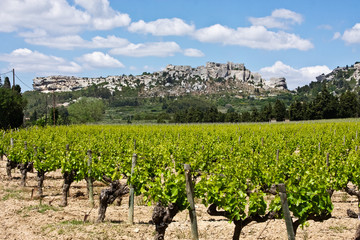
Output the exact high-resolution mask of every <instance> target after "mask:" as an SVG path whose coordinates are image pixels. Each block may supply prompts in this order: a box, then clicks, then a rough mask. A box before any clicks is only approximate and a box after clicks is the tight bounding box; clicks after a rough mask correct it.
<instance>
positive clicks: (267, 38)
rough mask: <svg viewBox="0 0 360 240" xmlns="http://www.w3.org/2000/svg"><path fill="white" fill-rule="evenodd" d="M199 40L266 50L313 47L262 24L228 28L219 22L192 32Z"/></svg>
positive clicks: (306, 41) (308, 43) (289, 34)
mask: <svg viewBox="0 0 360 240" xmlns="http://www.w3.org/2000/svg"><path fill="white" fill-rule="evenodd" d="M194 37H195V38H196V39H197V40H199V41H201V42H211V43H222V44H224V45H239V46H245V47H250V48H259V49H266V50H281V49H299V50H302V51H306V50H309V49H311V48H313V47H314V46H313V44H312V43H311V42H310V41H309V40H306V39H302V38H300V37H299V36H297V35H295V34H292V33H286V32H283V31H279V32H272V31H269V30H267V29H266V28H265V27H264V26H251V27H244V28H242V27H239V28H237V29H233V28H229V27H226V26H223V25H220V24H215V25H212V26H210V27H206V28H202V29H199V30H197V31H196V32H195V33H194Z"/></svg>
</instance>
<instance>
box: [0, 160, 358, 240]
mask: <svg viewBox="0 0 360 240" xmlns="http://www.w3.org/2000/svg"><path fill="white" fill-rule="evenodd" d="M5 165H6V161H0V209H1V210H0V239H29V240H31V239H122V240H125V239H126V240H127V239H138V240H140V239H141V240H145V239H146V240H147V239H154V232H155V226H154V225H153V224H152V223H151V221H150V220H151V214H152V210H153V207H152V206H150V207H149V206H147V205H145V204H144V203H143V201H142V198H141V197H137V198H136V199H135V216H134V222H135V223H134V224H133V225H130V224H128V223H127V219H128V196H125V197H124V198H123V201H122V203H121V205H120V206H117V205H116V204H113V205H110V206H109V207H108V209H107V211H106V217H105V221H104V222H103V223H96V222H95V220H96V218H97V211H98V202H99V200H98V198H99V193H100V191H101V189H103V188H106V187H107V186H105V185H104V184H102V183H98V182H95V185H94V187H95V189H94V192H95V201H96V203H95V205H96V206H95V208H94V209H92V208H91V205H90V202H89V201H88V198H87V196H86V194H87V190H86V182H85V181H81V182H75V183H73V184H72V185H71V188H70V198H69V199H68V203H69V204H68V206H67V207H60V206H59V205H60V203H61V191H62V184H63V180H62V177H61V173H60V172H59V171H57V172H52V173H48V174H46V175H45V181H44V195H45V197H44V198H43V199H42V202H41V204H40V199H39V198H37V197H36V196H37V189H36V186H37V181H36V174H35V173H29V174H28V178H27V185H26V187H20V173H19V171H18V170H13V171H12V175H13V179H11V180H9V179H8V178H7V176H6V170H5ZM32 193H33V197H31V195H32ZM333 203H334V210H333V213H332V217H331V219H329V220H327V221H325V222H322V223H321V222H314V221H309V222H308V226H307V227H305V228H304V229H300V228H299V230H298V233H297V237H296V238H297V239H326V240H328V239H353V237H354V235H355V231H356V227H357V225H358V224H360V221H359V220H358V219H351V218H349V217H347V215H346V210H347V209H348V208H350V209H352V210H354V211H357V200H356V198H354V197H350V196H349V195H347V194H346V193H345V192H336V193H334V195H333ZM196 210H197V212H196V214H197V219H198V228H199V237H200V239H202V240H205V239H211V240H212V239H231V238H232V234H233V230H234V226H235V225H234V224H233V223H229V222H228V221H227V220H226V219H225V218H223V217H212V216H210V215H208V214H207V213H206V208H205V206H203V205H202V204H197V205H196ZM89 212H90V216H89V217H88V220H87V221H86V222H85V223H84V222H83V220H84V216H85V214H87V213H89ZM165 239H191V230H190V220H189V214H188V212H187V211H183V212H181V213H179V214H177V215H176V216H175V218H174V221H173V222H172V223H171V224H170V225H169V227H168V229H167V230H166V235H165ZM241 239H287V234H286V227H285V222H284V220H281V219H278V220H271V221H268V222H266V223H251V224H249V225H248V226H246V227H244V229H243V231H242V233H241Z"/></svg>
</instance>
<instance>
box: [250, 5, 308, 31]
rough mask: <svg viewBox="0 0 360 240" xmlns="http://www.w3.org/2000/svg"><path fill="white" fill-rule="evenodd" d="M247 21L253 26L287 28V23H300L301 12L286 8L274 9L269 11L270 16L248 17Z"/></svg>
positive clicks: (301, 19)
mask: <svg viewBox="0 0 360 240" xmlns="http://www.w3.org/2000/svg"><path fill="white" fill-rule="evenodd" d="M249 21H250V22H251V24H252V25H254V26H264V27H266V28H280V29H288V28H289V25H293V24H300V23H302V21H303V17H302V15H301V14H298V13H296V12H293V11H290V10H288V9H276V10H274V11H273V12H272V13H271V16H266V17H261V18H254V17H250V18H249Z"/></svg>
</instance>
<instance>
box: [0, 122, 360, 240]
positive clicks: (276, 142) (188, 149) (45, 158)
mask: <svg viewBox="0 0 360 240" xmlns="http://www.w3.org/2000/svg"><path fill="white" fill-rule="evenodd" d="M359 127H360V122H359V121H354V120H352V121H347V122H340V121H339V122H309V123H306V122H304V123H286V124H224V125H211V124H208V125H205V124H204V125H203V124H201V125H153V126H152V125H138V126H136V125H135V126H133V125H131V126H130V125H129V126H59V127H45V128H37V127H34V128H29V129H22V130H12V131H7V132H2V133H1V136H0V155H2V156H3V160H4V161H3V162H2V163H4V164H3V166H4V168H3V169H4V171H1V173H2V174H3V176H1V179H2V186H1V188H0V190H1V192H6V189H9V186H13V185H11V184H13V183H14V182H15V183H16V184H17V185H19V184H20V185H21V186H22V188H23V189H26V188H27V189H28V190H29V194H28V195H29V196H28V197H27V198H26V199H23V200H22V201H23V202H24V201H27V200H28V201H30V200H31V201H38V202H39V206H48V207H52V206H57V208H58V209H61V210H62V211H66V209H67V208H72V207H73V206H72V202H71V201H72V200H73V199H74V198H73V197H72V196H73V194H74V193H73V192H75V190H73V191H70V189H72V188H74V187H75V186H83V187H84V189H86V192H85V196H81V197H82V198H83V199H85V200H86V201H83V202H82V204H83V205H86V207H87V209H88V210H87V212H86V213H85V214H84V216H82V217H77V219H73V220H74V221H78V222H79V224H83V226H84V227H88V226H89V225H92V224H93V225H95V227H96V226H99V225H96V224H95V223H97V224H106V222H107V221H108V217H109V216H113V214H114V213H113V208H114V207H113V205H111V206H110V204H112V203H114V205H116V204H115V203H116V202H117V204H121V199H123V198H124V199H123V203H122V204H121V206H123V207H124V209H126V211H125V213H124V214H123V216H121V219H122V220H121V221H124V222H127V224H128V225H126V227H128V228H129V229H133V228H134V226H135V227H136V228H135V231H142V230H141V225H146V224H148V225H149V226H151V227H150V228H149V229H150V230H148V232H147V233H146V234H145V235H144V237H143V238H140V237H133V238H131V237H128V238H126V237H124V236H122V238H121V237H120V236H116V235H115V236H111V237H110V239H154V238H155V239H164V238H165V239H172V238H174V236H173V235H170V234H172V232H169V233H168V232H167V229H173V227H172V226H176V227H178V228H180V227H182V226H181V225H179V222H180V220H177V217H178V216H181V217H182V219H186V220H184V221H186V222H187V223H186V227H187V228H188V231H189V232H190V231H191V230H190V228H191V227H193V226H194V223H193V221H195V220H196V214H200V217H201V219H203V218H205V219H207V221H208V224H209V226H210V228H211V224H213V225H214V226H215V225H216V224H217V223H218V222H219V221H223V220H225V221H224V222H222V225H227V226H226V228H221V229H219V230H218V231H220V235H219V236H220V237H217V239H230V238H232V239H240V237H241V238H242V239H247V237H249V238H248V239H255V238H257V237H258V238H259V239H284V238H286V237H287V235H286V227H285V221H284V220H283V218H284V202H283V201H282V200H283V199H282V198H281V197H282V195H281V193H283V194H285V197H286V198H287V205H288V210H289V211H290V214H291V216H292V222H291V225H292V228H293V232H294V233H295V235H296V236H299V232H301V233H303V231H304V229H306V228H309V227H311V225H315V226H319V225H317V224H320V225H321V224H325V223H326V222H327V221H333V220H334V218H335V219H337V218H342V219H343V220H344V221H345V222H348V223H351V224H353V225H351V224H349V225H347V226H346V227H347V230H349V234H350V236H351V237H353V236H355V231H356V228H357V223H356V222H354V221H356V219H357V218H358V212H359V209H358V206H359V201H360V190H359V187H360V161H359V159H360V135H359V136H358V130H359ZM188 167H190V168H188ZM186 176H188V178H187V177H186ZM55 178H56V179H57V182H58V184H57V185H52V188H51V190H50V189H49V188H48V187H47V186H49V185H47V182H50V181H53V180H54V179H55ZM5 183H6V184H5ZM59 184H60V185H59ZM282 184H284V186H285V188H286V190H285V189H284V190H282V189H281V186H283V185H282ZM47 191H49V192H50V191H51V194H50V193H49V192H47ZM189 192H191V193H193V197H194V201H195V207H194V206H193V205H192V200H191V197H190V198H189V195H191V194H189ZM133 195H134V196H135V197H134V198H132V196H133ZM340 195H341V196H342V197H339V196H340ZM4 196H5V195H4V194H3V197H2V201H6V199H5V197H4ZM6 196H7V195H6ZM48 196H51V197H48ZM94 196H95V197H94ZM128 196H130V198H129V201H128V200H127V198H128ZM134 199H135V200H134ZM339 199H344V201H345V202H346V201H348V199H351V201H350V202H351V203H353V204H347V205H346V206H347V207H349V209H347V208H345V209H342V211H339V209H336V208H334V206H335V205H336V204H337V203H338V202H339ZM22 201H21V200H19V201H17V204H21V202H22ZM134 201H136V202H135V204H134ZM128 202H129V204H128V205H129V206H130V207H128V206H124V205H125V203H128ZM340 202H341V201H340ZM134 205H135V206H134ZM139 205H141V206H139ZM145 205H146V206H145ZM39 206H37V207H39ZM133 206H134V207H133ZM143 207H146V208H147V209H150V208H151V210H149V211H150V214H145V213H142V216H141V219H142V220H141V221H139V220H138V219H139V217H138V216H137V214H139V211H140V209H142V208H143ZM128 209H129V210H128ZM187 210H189V211H187ZM141 211H143V209H142V210H141ZM199 211H202V212H199ZM123 212H124V211H123ZM132 212H134V215H133V214H132ZM334 212H337V213H339V212H341V213H340V216H341V217H339V216H335V215H334ZM189 213H190V214H189ZM194 215H195V217H194ZM205 215H206V217H205ZM184 216H185V217H184ZM145 217H147V219H145ZM134 218H135V220H134ZM60 222H61V221H60V220H59V223H60ZM273 222H276V223H277V224H276V227H277V228H278V230H274V231H273V232H272V233H271V232H269V231H267V230H266V229H267V228H270V227H271V228H274V226H273V224H272V223H273ZM114 224H116V223H114ZM117 224H121V223H117ZM190 225H191V226H190ZM195 225H196V224H195ZM255 225H259V226H261V228H257V231H258V232H255V233H253V232H249V231H248V230H247V228H251V229H254V226H255ZM270 225H272V226H270ZM201 226H202V225H199V226H198V230H196V231H198V232H199V233H200V234H199V238H200V239H214V238H212V237H211V235H206V234H205V232H206V231H209V232H211V231H212V230H213V229H208V227H207V228H206V229H202V228H201ZM229 227H230V228H231V229H232V230H229ZM139 229H140V230H139ZM224 229H226V231H227V232H226V233H224V232H223V233H221V231H224ZM192 230H193V231H192V233H190V234H189V236H187V237H178V239H191V235H194V233H195V232H194V229H192ZM171 231H173V230H171ZM229 231H231V232H229ZM284 231H285V233H284ZM280 232H282V233H281V235H278V234H280ZM277 235H278V237H277ZM170 236H172V238H171V237H170ZM224 236H227V237H224ZM279 236H280V237H279ZM193 237H194V236H193ZM309 237H311V236H309ZM20 238H21V237H20ZM330 238H331V239H346V238H348V237H342V236H341V234H339V236H336V237H334V236H333V235H329V236H326V235H324V236H321V239H330ZM104 239H105V238H104ZM313 239H319V237H317V238H313Z"/></svg>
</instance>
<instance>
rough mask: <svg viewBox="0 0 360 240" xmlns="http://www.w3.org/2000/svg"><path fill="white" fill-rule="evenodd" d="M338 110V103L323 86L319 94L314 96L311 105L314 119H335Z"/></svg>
mask: <svg viewBox="0 0 360 240" xmlns="http://www.w3.org/2000/svg"><path fill="white" fill-rule="evenodd" d="M338 110H339V102H338V100H337V98H336V97H335V96H333V95H332V94H331V93H330V92H329V91H328V89H327V88H326V85H325V84H323V88H322V90H321V92H320V93H319V94H318V95H317V96H316V98H315V100H314V101H313V104H312V111H313V114H314V115H313V117H314V119H330V118H336V117H337V115H338Z"/></svg>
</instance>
